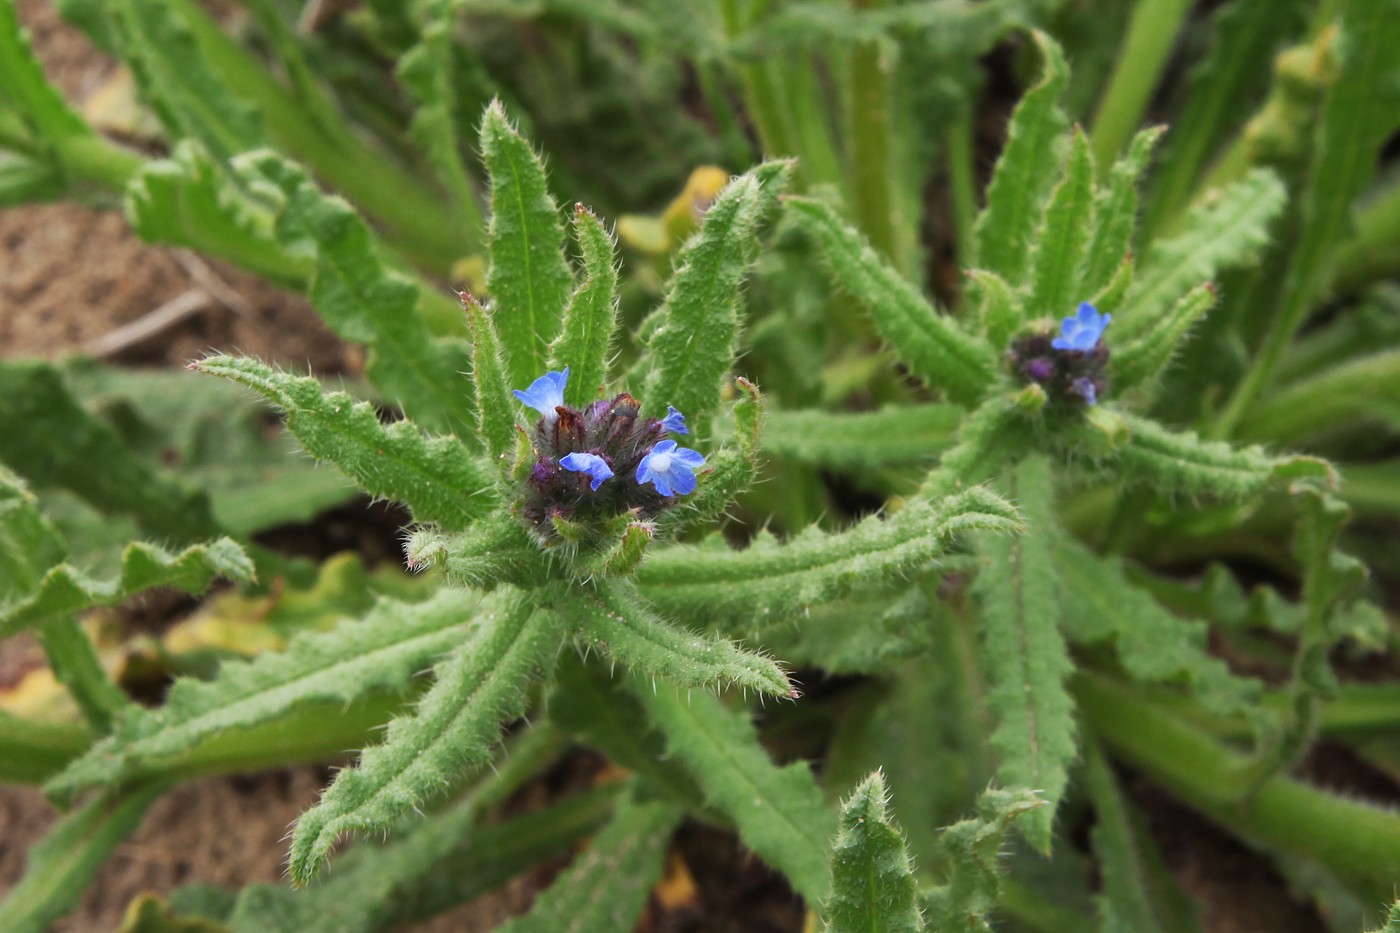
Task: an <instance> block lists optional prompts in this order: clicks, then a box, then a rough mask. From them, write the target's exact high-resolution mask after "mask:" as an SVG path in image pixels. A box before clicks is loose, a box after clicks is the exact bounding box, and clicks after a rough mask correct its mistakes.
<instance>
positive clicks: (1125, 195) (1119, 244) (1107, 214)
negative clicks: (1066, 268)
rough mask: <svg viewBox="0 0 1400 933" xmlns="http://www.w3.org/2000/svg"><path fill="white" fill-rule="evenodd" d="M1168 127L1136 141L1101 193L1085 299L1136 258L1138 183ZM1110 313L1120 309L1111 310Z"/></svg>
mask: <svg viewBox="0 0 1400 933" xmlns="http://www.w3.org/2000/svg"><path fill="white" fill-rule="evenodd" d="M1164 132H1166V127H1162V126H1154V127H1149V128H1148V129H1145V130H1142V131H1141V132H1140V133H1138V134H1137V135H1136V136H1134V137H1133V141H1132V144H1131V145H1130V146H1129V147H1128V153H1127V155H1125V156H1123V158H1121V159H1119V160H1118V162H1117V163H1116V164H1115V165H1114V166H1113V170H1112V172H1110V173H1109V179H1108V187H1107V188H1106V189H1104V190H1103V191H1100V192H1099V197H1098V206H1097V207H1096V208H1095V214H1094V238H1093V240H1092V241H1091V242H1090V244H1089V265H1088V268H1087V269H1086V270H1085V272H1084V288H1083V291H1084V295H1085V296H1086V297H1092V296H1095V295H1097V294H1098V293H1099V292H1101V291H1102V290H1103V289H1104V288H1106V287H1107V286H1108V283H1109V282H1110V281H1111V280H1112V278H1113V276H1114V274H1115V273H1116V272H1117V271H1118V270H1119V268H1120V267H1121V266H1122V265H1123V261H1124V260H1125V259H1126V258H1128V256H1130V255H1131V254H1132V248H1133V230H1134V229H1135V228H1136V227H1137V219H1138V218H1137V212H1138V211H1137V208H1138V183H1139V181H1140V179H1141V177H1142V173H1143V172H1144V171H1145V170H1146V168H1147V161H1148V159H1149V158H1150V157H1151V156H1152V151H1153V149H1154V147H1155V146H1156V145H1157V140H1159V139H1161V138H1162V134H1163V133H1164ZM1108 310H1110V311H1116V310H1117V308H1116V307H1113V306H1110V307H1109V308H1108Z"/></svg>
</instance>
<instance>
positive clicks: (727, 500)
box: [657, 376, 767, 530]
mask: <svg viewBox="0 0 1400 933" xmlns="http://www.w3.org/2000/svg"><path fill="white" fill-rule="evenodd" d="M734 385H735V387H736V388H737V389H738V395H739V398H738V399H737V400H735V402H734V407H733V409H732V411H733V415H734V438H733V440H734V443H732V444H726V445H725V446H724V447H722V448H720V450H719V451H718V452H716V453H714V454H712V455H711V456H710V457H709V459H708V461H707V462H706V464H705V472H703V473H701V474H700V475H699V477H698V479H699V481H700V485H699V488H698V489H696V491H695V492H694V493H693V494H692V495H690V496H689V497H688V501H687V502H686V507H685V508H684V509H673V510H672V511H671V512H668V513H666V514H665V515H662V516H661V517H660V519H659V520H658V521H657V527H658V529H661V530H677V529H679V528H682V527H686V526H696V525H701V524H707V523H709V522H712V521H714V519H715V518H716V517H718V516H720V515H722V514H724V512H725V510H727V509H728V508H729V507H730V505H731V504H732V503H733V502H734V500H735V499H736V498H738V496H739V494H740V493H742V492H744V491H745V490H746V489H748V488H749V487H750V486H751V485H753V482H754V478H755V477H756V476H757V475H758V465H759V441H760V437H761V435H762V430H763V422H764V415H765V412H766V407H767V406H766V405H765V404H764V401H763V395H762V393H760V392H759V391H758V386H756V385H754V384H753V383H752V382H749V381H748V380H747V379H745V378H743V377H742V376H741V377H739V378H738V379H735V380H734Z"/></svg>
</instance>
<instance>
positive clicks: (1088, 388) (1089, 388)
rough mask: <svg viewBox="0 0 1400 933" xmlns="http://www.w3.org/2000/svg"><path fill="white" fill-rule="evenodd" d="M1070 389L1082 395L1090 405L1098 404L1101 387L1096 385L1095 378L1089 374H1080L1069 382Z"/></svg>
mask: <svg viewBox="0 0 1400 933" xmlns="http://www.w3.org/2000/svg"><path fill="white" fill-rule="evenodd" d="M1069 390H1070V391H1071V392H1073V393H1075V394H1076V395H1079V396H1081V397H1082V398H1083V399H1084V401H1086V402H1088V403H1089V404H1090V405H1095V404H1098V401H1099V389H1098V387H1097V386H1096V385H1094V380H1092V379H1090V378H1089V377H1088V376H1080V377H1079V378H1078V379H1076V380H1074V381H1073V382H1071V383H1070V384H1069Z"/></svg>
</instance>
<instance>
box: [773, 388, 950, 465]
mask: <svg viewBox="0 0 1400 933" xmlns="http://www.w3.org/2000/svg"><path fill="white" fill-rule="evenodd" d="M965 415H966V412H965V411H964V410H963V409H962V408H961V407H960V406H958V405H939V404H929V405H909V406H897V407H896V406H888V407H886V408H882V409H880V410H879V411H871V412H852V413H845V412H826V411H777V412H774V413H773V414H771V415H769V416H768V419H767V422H766V423H765V424H764V432H763V438H762V440H761V444H762V447H763V450H764V452H765V453H769V454H776V455H777V456H780V457H789V458H791V459H793V460H798V461H801V462H803V463H810V464H812V465H814V466H819V467H824V468H828V469H838V470H840V469H847V470H869V469H877V468H879V467H888V466H907V465H911V464H919V463H928V462H930V461H932V460H934V459H936V458H937V456H938V454H939V452H940V451H941V450H943V448H945V447H947V446H948V445H949V444H950V443H952V440H953V436H954V435H955V434H956V432H957V428H958V424H959V423H960V422H961V421H962V419H963V417H964V416H965Z"/></svg>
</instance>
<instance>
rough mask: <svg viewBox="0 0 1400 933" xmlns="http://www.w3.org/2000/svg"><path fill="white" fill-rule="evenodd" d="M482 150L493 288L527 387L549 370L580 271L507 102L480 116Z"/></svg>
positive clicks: (515, 372) (514, 367)
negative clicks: (568, 254) (572, 267)
mask: <svg viewBox="0 0 1400 933" xmlns="http://www.w3.org/2000/svg"><path fill="white" fill-rule="evenodd" d="M481 155H482V159H483V160H484V161H485V163H486V171H487V173H488V174H489V175H490V176H491V223H490V228H489V231H488V243H489V245H490V248H491V273H490V276H489V277H488V279H487V290H488V291H489V292H490V294H491V301H492V305H493V308H492V311H493V316H494V317H495V320H496V328H497V330H498V331H499V332H500V335H501V343H502V344H503V345H504V348H505V357H506V371H507V372H508V373H509V374H510V378H511V383H512V385H515V386H518V387H521V388H523V387H525V386H528V385H529V384H530V383H531V382H532V381H533V380H534V379H536V378H538V377H539V376H542V375H544V373H545V371H546V369H548V364H547V360H548V354H547V352H546V351H547V348H548V346H549V342H550V341H551V340H553V339H554V337H555V335H556V334H558V333H559V324H560V321H561V320H563V316H564V305H565V304H567V303H568V300H569V290H570V289H571V288H572V287H573V283H574V277H573V273H571V272H570V271H569V264H568V262H567V261H566V260H565V258H564V253H563V251H562V244H563V242H564V227H563V224H562V223H561V222H560V219H559V207H558V205H556V204H555V203H554V199H553V198H552V197H550V195H549V185H548V182H547V181H546V179H545V172H544V164H543V163H542V162H541V161H540V157H539V156H537V155H536V154H535V152H534V150H533V149H531V148H530V144H529V143H528V142H526V140H525V138H524V137H522V136H521V135H520V134H519V133H518V132H517V131H516V130H515V128H514V127H512V126H511V125H510V121H509V119H507V117H506V114H505V110H504V109H503V108H502V107H501V102H500V101H493V102H492V103H491V106H490V107H488V108H487V109H486V114H485V116H483V117H482V119H481Z"/></svg>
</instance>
